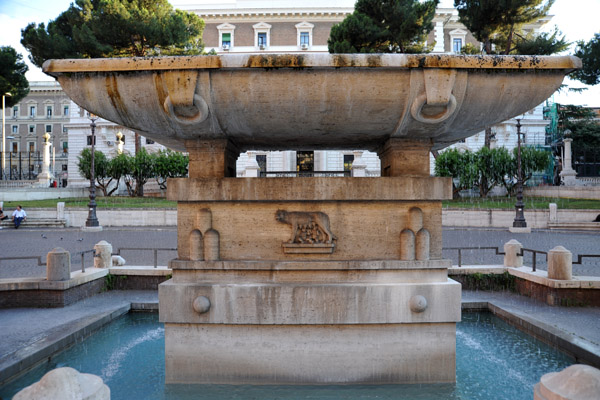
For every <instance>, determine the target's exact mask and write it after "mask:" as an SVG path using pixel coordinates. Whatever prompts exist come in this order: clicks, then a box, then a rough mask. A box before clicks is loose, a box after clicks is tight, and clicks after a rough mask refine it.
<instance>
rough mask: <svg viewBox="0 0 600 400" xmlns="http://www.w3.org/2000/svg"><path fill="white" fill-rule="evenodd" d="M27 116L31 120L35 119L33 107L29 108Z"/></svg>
mask: <svg viewBox="0 0 600 400" xmlns="http://www.w3.org/2000/svg"><path fill="white" fill-rule="evenodd" d="M29 116H30V117H31V118H33V117H35V106H29Z"/></svg>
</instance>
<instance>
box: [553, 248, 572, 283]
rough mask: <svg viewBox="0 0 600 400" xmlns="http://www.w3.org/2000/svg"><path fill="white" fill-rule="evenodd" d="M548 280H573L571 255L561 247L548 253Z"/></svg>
mask: <svg viewBox="0 0 600 400" xmlns="http://www.w3.org/2000/svg"><path fill="white" fill-rule="evenodd" d="M548 278H549V279H559V280H563V281H568V280H571V279H572V278H573V255H572V254H571V252H570V251H569V250H567V249H565V248H564V247H562V246H556V247H555V248H553V249H552V250H550V251H549V252H548Z"/></svg>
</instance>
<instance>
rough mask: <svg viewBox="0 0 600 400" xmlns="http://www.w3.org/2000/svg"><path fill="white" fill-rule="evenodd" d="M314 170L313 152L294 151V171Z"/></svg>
mask: <svg viewBox="0 0 600 400" xmlns="http://www.w3.org/2000/svg"><path fill="white" fill-rule="evenodd" d="M314 170H315V152H314V151H298V152H296V171H298V172H312V171H314Z"/></svg>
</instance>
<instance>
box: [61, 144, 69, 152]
mask: <svg viewBox="0 0 600 400" xmlns="http://www.w3.org/2000/svg"><path fill="white" fill-rule="evenodd" d="M62 150H63V153H68V152H69V142H62Z"/></svg>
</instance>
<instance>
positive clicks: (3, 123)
mask: <svg viewBox="0 0 600 400" xmlns="http://www.w3.org/2000/svg"><path fill="white" fill-rule="evenodd" d="M6 96H8V97H12V94H10V92H7V93H4V94H3V95H2V173H1V174H0V179H4V168H6V126H5V122H4V108H5V101H6V100H5V99H6Z"/></svg>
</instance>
